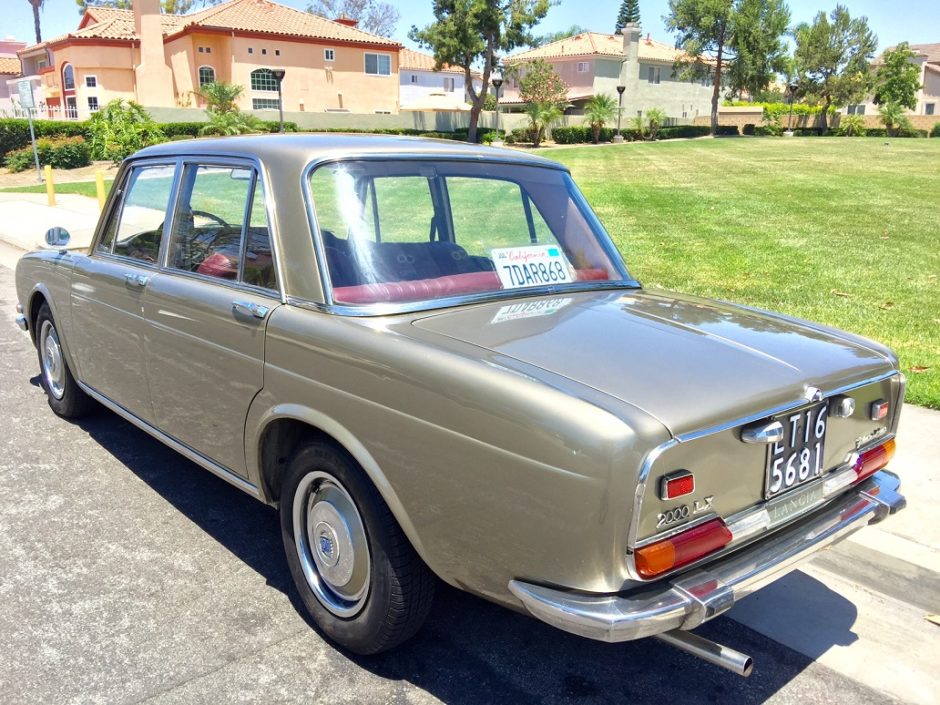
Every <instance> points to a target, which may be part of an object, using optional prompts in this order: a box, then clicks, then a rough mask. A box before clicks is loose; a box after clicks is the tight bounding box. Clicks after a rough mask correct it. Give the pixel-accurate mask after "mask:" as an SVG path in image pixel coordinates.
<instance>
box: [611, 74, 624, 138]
mask: <svg viewBox="0 0 940 705" xmlns="http://www.w3.org/2000/svg"><path fill="white" fill-rule="evenodd" d="M625 90H627V87H626V86H617V134H616V135H615V136H614V142H623V133H622V132H621V131H620V116H621V115H623V92H624V91H625Z"/></svg>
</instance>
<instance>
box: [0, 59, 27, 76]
mask: <svg viewBox="0 0 940 705" xmlns="http://www.w3.org/2000/svg"><path fill="white" fill-rule="evenodd" d="M21 70H22V69H21V68H20V60H19V59H16V58H11V57H7V56H0V74H3V75H4V76H19V75H20V71H21Z"/></svg>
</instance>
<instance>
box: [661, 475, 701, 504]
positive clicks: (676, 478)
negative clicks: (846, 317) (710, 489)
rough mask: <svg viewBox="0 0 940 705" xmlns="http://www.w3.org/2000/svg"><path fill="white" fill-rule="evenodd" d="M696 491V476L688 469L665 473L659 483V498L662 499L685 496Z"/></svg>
mask: <svg viewBox="0 0 940 705" xmlns="http://www.w3.org/2000/svg"><path fill="white" fill-rule="evenodd" d="M693 492H695V476H694V475H693V474H692V473H690V472H689V471H688V470H679V471H678V472H674V473H671V474H669V475H664V476H663V477H662V479H661V480H660V484H659V498H660V499H662V500H667V499H675V498H676V497H684V496H685V495H687V494H692V493H693Z"/></svg>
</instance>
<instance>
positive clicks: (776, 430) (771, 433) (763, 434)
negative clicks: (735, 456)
mask: <svg viewBox="0 0 940 705" xmlns="http://www.w3.org/2000/svg"><path fill="white" fill-rule="evenodd" d="M782 440H783V424H782V423H780V422H779V421H771V422H770V423H768V424H763V425H761V426H753V427H750V428H742V429H741V441H742V442H744V443H779V442H780V441H782Z"/></svg>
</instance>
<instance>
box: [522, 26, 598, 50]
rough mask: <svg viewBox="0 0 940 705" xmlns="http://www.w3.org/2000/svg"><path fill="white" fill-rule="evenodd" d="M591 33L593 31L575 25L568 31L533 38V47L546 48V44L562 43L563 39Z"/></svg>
mask: <svg viewBox="0 0 940 705" xmlns="http://www.w3.org/2000/svg"><path fill="white" fill-rule="evenodd" d="M590 31H591V30H589V29H585V28H584V27H582V26H581V25H577V24H573V25H571V26H570V27H569V28H568V29H563V30H561V31H559V32H549V33H548V34H543V35H541V36H538V37H533V38H532V42H531V44H532V46H533V47H540V46H545V45H546V44H551V43H552V42H560V41H561V40H562V39H567V38H568V37H573V36H575V35H576V34H583V33H584V32H590Z"/></svg>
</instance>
